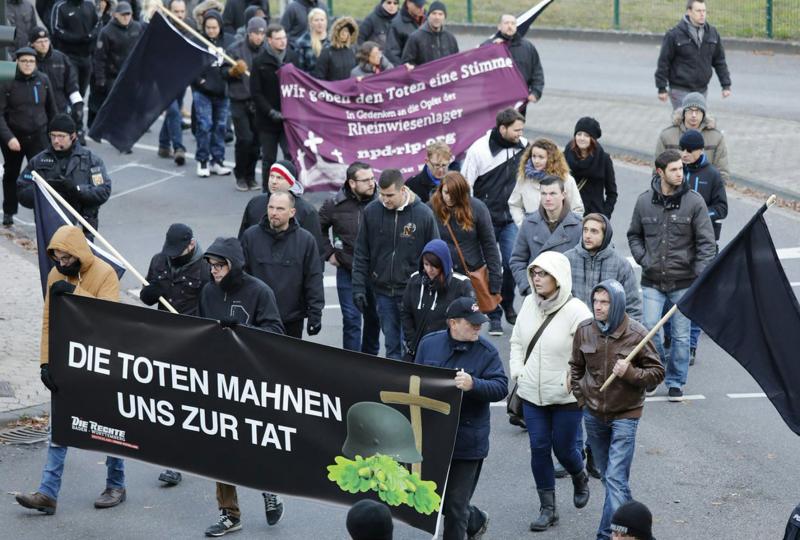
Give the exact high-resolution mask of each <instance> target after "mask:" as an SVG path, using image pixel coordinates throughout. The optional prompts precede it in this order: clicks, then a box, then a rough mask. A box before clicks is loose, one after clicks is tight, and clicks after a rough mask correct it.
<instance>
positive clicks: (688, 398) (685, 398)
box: [644, 394, 706, 403]
mask: <svg viewBox="0 0 800 540" xmlns="http://www.w3.org/2000/svg"><path fill="white" fill-rule="evenodd" d="M699 399H706V396H704V395H703V394H693V395H688V396H683V399H682V400H681V401H696V400H699ZM644 400H645V401H646V402H648V403H651V402H654V401H669V398H668V397H667V396H651V397H646V398H644Z"/></svg>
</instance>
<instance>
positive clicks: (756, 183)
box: [525, 127, 800, 201]
mask: <svg viewBox="0 0 800 540" xmlns="http://www.w3.org/2000/svg"><path fill="white" fill-rule="evenodd" d="M530 135H533V137H530ZM525 136H526V137H528V139H529V140H531V139H532V138H535V137H547V138H548V139H553V140H554V141H556V142H558V143H561V146H563V145H564V144H566V142H567V141H568V140H569V139H570V136H569V135H568V134H566V135H565V134H563V133H554V132H549V131H541V130H537V129H531V128H527V127H526V128H525ZM603 149H604V150H605V151H606V152H608V153H609V154H612V155H613V154H616V155H619V156H625V157H631V158H634V159H638V160H642V161H645V162H647V163H652V162H653V155H652V154H649V153H645V152H642V151H641V150H636V149H634V148H626V147H624V146H617V145H613V144H608V145H606V144H603ZM731 180H732V181H733V183H734V184H736V185H740V186H744V187H747V188H750V189H753V190H756V191H760V192H762V193H765V194H767V195H772V194H775V195H777V196H778V197H780V198H781V199H785V200H787V201H800V193H797V192H792V191H786V190H784V189H781V188H778V187H775V186H773V185H770V184H769V183H767V182H764V181H762V180H756V179H754V178H747V177H744V176H741V175H738V174H734V173H731Z"/></svg>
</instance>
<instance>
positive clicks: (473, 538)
mask: <svg viewBox="0 0 800 540" xmlns="http://www.w3.org/2000/svg"><path fill="white" fill-rule="evenodd" d="M478 512H480V513H481V516H482V517H483V525H481V528H480V529H478V530H477V531H475V532H474V533H472V534H470V533H469V531H467V540H481V538H483V535H484V534H486V530H487V529H488V528H489V514H487V513H486V512H484V511H483V510H478Z"/></svg>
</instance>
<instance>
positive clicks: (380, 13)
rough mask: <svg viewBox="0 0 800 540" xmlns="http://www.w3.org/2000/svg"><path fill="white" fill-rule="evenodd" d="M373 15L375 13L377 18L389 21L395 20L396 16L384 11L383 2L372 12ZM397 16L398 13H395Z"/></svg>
mask: <svg viewBox="0 0 800 540" xmlns="http://www.w3.org/2000/svg"><path fill="white" fill-rule="evenodd" d="M398 11H399V10H398ZM372 13H374V14H375V16H376V17H380V18H381V19H386V20H387V21H391V20H392V19H394V15H392V14H391V13H389V12H388V11H386V10H385V9H383V2H378V5H377V6H375V8H374V9H373V10H372ZM395 15H397V13H395Z"/></svg>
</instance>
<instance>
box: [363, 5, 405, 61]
mask: <svg viewBox="0 0 800 540" xmlns="http://www.w3.org/2000/svg"><path fill="white" fill-rule="evenodd" d="M390 10H391V11H390ZM395 15H397V0H384V1H382V2H380V3H379V4H378V5H377V6H375V9H373V10H372V13H370V14H369V15H367V16H366V17H364V20H363V21H361V24H360V25H359V26H358V46H359V47H360V46H361V45H362V44H363V43H364V42H365V41H372V42H374V43H377V44H378V47H380V49H381V50H382V51H383V50H385V49H386V39H387V38H388V37H389V28H390V27H391V26H392V19H394V16H395Z"/></svg>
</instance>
